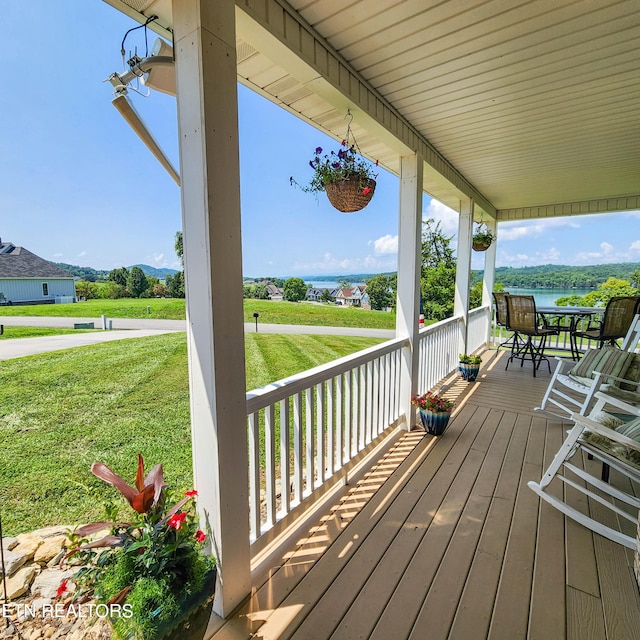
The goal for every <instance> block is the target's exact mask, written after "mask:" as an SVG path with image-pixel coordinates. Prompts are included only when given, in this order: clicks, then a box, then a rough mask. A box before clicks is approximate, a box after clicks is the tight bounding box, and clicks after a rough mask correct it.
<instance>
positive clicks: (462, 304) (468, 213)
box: [453, 198, 473, 353]
mask: <svg viewBox="0 0 640 640" xmlns="http://www.w3.org/2000/svg"><path fill="white" fill-rule="evenodd" d="M472 236H473V200H472V199H470V198H469V199H467V200H463V201H461V202H460V218H459V221H458V254H457V266H456V292H455V300H454V305H453V313H454V315H456V316H459V315H462V317H463V323H462V325H461V329H460V341H459V346H458V350H459V351H460V353H466V352H467V327H468V324H469V323H468V321H469V288H470V285H471V240H472Z"/></svg>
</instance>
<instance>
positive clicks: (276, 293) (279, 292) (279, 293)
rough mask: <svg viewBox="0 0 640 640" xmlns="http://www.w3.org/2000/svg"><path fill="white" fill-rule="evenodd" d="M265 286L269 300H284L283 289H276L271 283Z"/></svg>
mask: <svg viewBox="0 0 640 640" xmlns="http://www.w3.org/2000/svg"><path fill="white" fill-rule="evenodd" d="M265 286H266V287H267V293H268V294H269V300H284V289H282V288H281V287H276V285H275V284H271V283H268V284H266V285H265Z"/></svg>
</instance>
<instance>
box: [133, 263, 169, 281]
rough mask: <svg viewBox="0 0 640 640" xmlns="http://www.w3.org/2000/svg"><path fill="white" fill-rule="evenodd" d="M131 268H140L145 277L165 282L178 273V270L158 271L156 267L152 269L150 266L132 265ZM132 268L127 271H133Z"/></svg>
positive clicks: (162, 269)
mask: <svg viewBox="0 0 640 640" xmlns="http://www.w3.org/2000/svg"><path fill="white" fill-rule="evenodd" d="M131 267H140V268H141V269H142V271H143V272H144V275H145V276H151V277H152V278H158V279H159V280H164V279H165V278H166V277H167V276H168V275H169V276H173V275H175V274H176V273H178V270H177V269H167V268H166V267H162V268H161V269H157V268H156V267H150V266H149V265H148V264H132V265H131ZM131 267H127V269H129V271H131Z"/></svg>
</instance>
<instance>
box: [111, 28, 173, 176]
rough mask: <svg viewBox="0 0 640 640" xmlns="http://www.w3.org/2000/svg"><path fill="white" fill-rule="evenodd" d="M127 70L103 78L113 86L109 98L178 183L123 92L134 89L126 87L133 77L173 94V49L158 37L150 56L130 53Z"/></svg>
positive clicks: (168, 161) (168, 164)
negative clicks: (111, 96)
mask: <svg viewBox="0 0 640 640" xmlns="http://www.w3.org/2000/svg"><path fill="white" fill-rule="evenodd" d="M128 65H129V70H128V71H126V72H124V73H122V74H119V73H112V74H111V75H110V76H109V77H108V78H107V80H108V81H109V82H110V83H111V84H112V85H113V88H114V93H115V97H114V98H113V100H112V101H111V103H112V104H113V106H114V107H115V108H116V109H117V110H118V112H119V113H120V115H121V116H122V117H123V118H124V119H125V120H126V121H127V123H128V125H129V126H130V127H131V128H132V129H133V130H134V131H135V133H136V134H137V135H138V137H139V138H140V139H141V140H142V142H144V144H145V145H146V146H147V148H148V149H149V151H151V153H152V154H153V155H154V156H155V157H156V159H157V160H158V162H160V164H161V165H162V166H163V167H164V168H165V169H166V170H167V172H168V173H169V175H170V176H171V177H172V178H173V180H174V181H175V182H176V184H177V185H178V186H180V174H179V173H178V172H177V171H176V169H175V167H174V166H173V165H172V164H171V161H170V160H169V158H167V156H166V154H165V153H164V151H162V149H161V148H160V145H159V144H158V143H157V142H156V140H155V138H154V137H153V136H152V135H151V132H150V131H149V130H148V129H147V127H146V125H145V124H144V122H143V121H142V118H141V117H140V116H139V115H138V113H137V111H136V110H135V109H134V108H133V104H132V103H131V101H130V100H129V98H128V96H127V94H128V92H129V90H133V91H137V89H135V88H134V87H130V86H129V85H130V83H131V82H133V81H134V80H140V82H141V83H142V84H143V85H144V86H146V87H149V88H150V89H154V90H156V91H161V92H162V93H167V94H169V95H172V96H175V95H176V78H175V65H174V61H173V49H172V47H171V45H169V44H167V43H166V42H165V41H164V40H162V39H160V38H158V39H157V40H156V42H155V44H154V45H153V47H152V49H151V55H150V56H148V57H145V58H139V57H138V56H133V57H132V58H131V59H130V60H129V61H128Z"/></svg>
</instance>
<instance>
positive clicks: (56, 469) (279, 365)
mask: <svg viewBox="0 0 640 640" xmlns="http://www.w3.org/2000/svg"><path fill="white" fill-rule="evenodd" d="M52 306H53V305H52ZM58 306H60V305H58ZM73 306H78V305H73ZM246 339H247V340H246V345H247V350H246V358H247V388H248V389H254V388H256V387H259V386H262V385H264V384H267V383H268V382H272V381H274V380H278V379H280V378H283V377H286V376H288V375H291V374H293V373H296V372H298V371H303V370H305V369H307V368H310V367H313V366H316V365H318V364H321V363H323V362H327V361H330V360H333V359H335V358H339V357H341V356H344V355H347V354H349V353H352V352H354V351H358V350H360V349H364V348H366V347H368V346H371V345H373V344H376V343H378V342H380V340H375V339H368V338H344V337H335V336H286V335H266V334H248V335H247V336H246ZM0 432H1V434H2V438H1V441H2V449H3V450H2V464H0V514H1V516H2V526H3V531H4V533H5V534H6V535H15V534H17V533H20V532H24V531H30V530H33V529H35V528H38V527H41V526H47V525H54V524H72V523H79V522H90V521H92V520H95V519H100V518H102V517H103V515H104V514H103V509H102V505H103V503H104V502H106V501H108V500H111V499H113V500H114V502H115V503H116V504H118V505H120V504H121V503H120V501H119V500H118V498H117V494H116V492H115V490H113V489H112V488H110V487H109V486H107V485H106V484H105V483H103V482H101V481H100V480H98V479H96V478H94V476H93V475H92V474H91V473H90V467H91V464H92V463H93V462H95V461H102V462H105V463H107V464H108V465H109V466H110V467H112V469H113V470H114V471H115V472H116V473H119V474H121V475H123V476H124V477H125V478H126V479H127V480H128V481H129V482H130V483H133V480H134V477H135V469H136V454H137V453H138V452H141V453H142V454H143V456H144V458H145V461H146V463H147V465H148V466H151V465H154V464H157V463H158V462H162V463H163V468H164V472H165V478H166V480H167V481H168V483H169V485H170V488H171V489H175V490H176V491H177V492H180V491H184V490H185V489H189V488H191V485H192V469H191V439H190V425H189V396H188V383H187V349H186V340H185V336H184V334H182V333H179V334H169V335H162V336H157V337H152V338H141V339H129V340H123V341H118V342H111V343H105V344H101V345H94V346H90V347H82V348H77V349H70V350H68V351H58V352H54V353H49V354H43V355H39V356H31V357H27V358H19V359H16V360H7V361H4V362H3V363H1V364H0ZM127 509H128V506H127V505H126V504H125V505H124V506H123V507H122V509H121V513H120V516H121V517H122V518H126V517H127V515H128V512H127Z"/></svg>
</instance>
